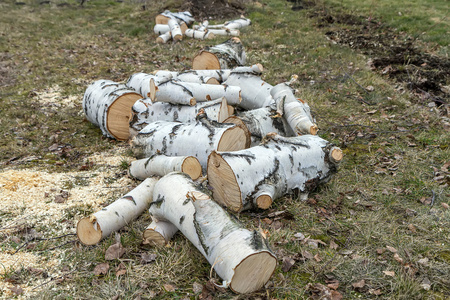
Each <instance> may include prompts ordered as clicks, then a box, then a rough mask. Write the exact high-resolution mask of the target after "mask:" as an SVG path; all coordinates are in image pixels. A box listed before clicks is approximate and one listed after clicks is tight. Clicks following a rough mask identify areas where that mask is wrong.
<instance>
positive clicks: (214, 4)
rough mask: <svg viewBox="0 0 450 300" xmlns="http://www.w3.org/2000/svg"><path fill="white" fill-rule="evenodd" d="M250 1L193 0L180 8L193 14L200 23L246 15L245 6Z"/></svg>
mask: <svg viewBox="0 0 450 300" xmlns="http://www.w3.org/2000/svg"><path fill="white" fill-rule="evenodd" d="M249 1H250V0H212V1H209V0H191V1H186V2H184V4H183V5H182V6H181V7H180V9H181V10H187V11H189V12H191V13H192V15H193V16H194V18H195V19H196V20H198V21H200V20H203V19H229V18H236V17H240V15H242V14H244V13H245V4H246V3H247V2H249Z"/></svg>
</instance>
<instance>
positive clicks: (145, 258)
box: [141, 253, 157, 265]
mask: <svg viewBox="0 0 450 300" xmlns="http://www.w3.org/2000/svg"><path fill="white" fill-rule="evenodd" d="M156 257H157V255H156V254H155V253H150V254H148V253H142V254H141V265H145V264H148V263H151V262H152V261H155V260H156Z"/></svg>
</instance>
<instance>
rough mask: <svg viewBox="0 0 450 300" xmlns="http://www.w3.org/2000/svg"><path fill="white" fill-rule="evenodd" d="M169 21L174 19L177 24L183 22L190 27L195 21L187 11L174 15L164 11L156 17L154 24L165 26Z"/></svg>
mask: <svg viewBox="0 0 450 300" xmlns="http://www.w3.org/2000/svg"><path fill="white" fill-rule="evenodd" d="M170 19H175V20H177V22H178V23H181V22H184V23H186V24H187V25H190V24H191V23H193V22H194V21H195V19H194V18H193V17H192V14H191V13H190V12H188V11H184V12H176V13H174V12H171V11H169V10H165V11H164V12H163V13H162V14H159V15H157V16H156V18H155V23H156V24H167V23H168V22H169V20H170Z"/></svg>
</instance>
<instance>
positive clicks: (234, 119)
mask: <svg viewBox="0 0 450 300" xmlns="http://www.w3.org/2000/svg"><path fill="white" fill-rule="evenodd" d="M222 123H232V124H236V125H237V126H239V128H241V129H242V130H244V132H245V135H246V136H247V138H248V144H246V145H245V149H247V148H249V147H250V145H251V143H252V140H251V135H252V134H251V133H250V130H248V127H247V125H245V123H244V122H243V121H242V120H241V119H240V118H239V117H236V116H230V117H229V118H227V119H225V120H224V121H223V122H222ZM219 151H221V150H219ZM223 151H225V150H223Z"/></svg>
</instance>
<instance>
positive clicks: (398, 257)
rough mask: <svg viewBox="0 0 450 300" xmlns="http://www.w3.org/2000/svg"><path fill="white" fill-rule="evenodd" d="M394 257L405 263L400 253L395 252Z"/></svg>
mask: <svg viewBox="0 0 450 300" xmlns="http://www.w3.org/2000/svg"><path fill="white" fill-rule="evenodd" d="M394 259H395V260H396V261H397V262H398V263H400V264H403V258H401V257H400V255H398V253H395V254H394Z"/></svg>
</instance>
